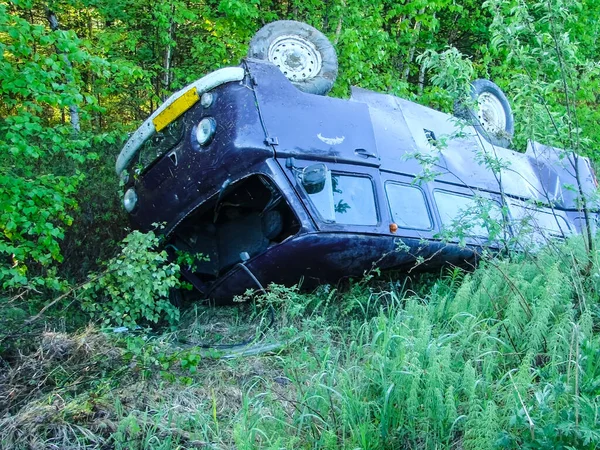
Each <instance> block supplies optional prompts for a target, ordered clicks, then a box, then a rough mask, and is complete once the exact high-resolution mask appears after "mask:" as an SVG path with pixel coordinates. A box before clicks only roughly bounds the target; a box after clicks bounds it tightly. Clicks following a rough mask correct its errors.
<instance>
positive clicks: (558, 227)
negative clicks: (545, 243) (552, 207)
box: [510, 204, 569, 236]
mask: <svg viewBox="0 0 600 450" xmlns="http://www.w3.org/2000/svg"><path fill="white" fill-rule="evenodd" d="M510 212H511V214H512V216H513V219H515V220H516V221H517V224H516V227H517V231H520V230H522V229H523V227H531V228H533V229H534V230H544V231H549V232H550V233H552V234H556V235H560V236H562V235H563V234H568V233H569V225H568V224H567V221H566V220H565V219H564V218H563V217H562V216H560V215H558V214H557V215H554V214H552V213H550V212H546V211H540V210H539V209H533V208H525V207H523V206H520V205H515V204H511V205H510Z"/></svg>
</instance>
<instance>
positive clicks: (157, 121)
mask: <svg viewBox="0 0 600 450" xmlns="http://www.w3.org/2000/svg"><path fill="white" fill-rule="evenodd" d="M199 99H200V96H199V95H198V91H197V90H196V88H195V87H194V88H192V89H190V90H189V91H187V92H186V93H185V94H183V95H182V96H181V97H179V98H178V99H177V100H175V101H174V102H173V103H171V104H170V105H169V106H168V107H167V108H166V109H165V110H164V111H163V112H161V113H160V114H159V115H158V116H156V117H155V118H154V119H152V123H153V124H154V128H156V131H157V132H158V131H160V130H162V129H163V128H165V127H166V126H167V125H169V124H170V123H171V122H173V121H174V120H175V119H177V118H178V117H179V116H180V115H182V114H183V113H184V112H186V111H187V110H188V109H190V108H191V107H192V105H194V103H196V102H197V101H198V100H199Z"/></svg>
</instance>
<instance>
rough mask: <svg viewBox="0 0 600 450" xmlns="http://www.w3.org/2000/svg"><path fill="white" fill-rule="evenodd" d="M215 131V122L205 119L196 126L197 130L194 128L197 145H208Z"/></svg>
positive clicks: (209, 118)
mask: <svg viewBox="0 0 600 450" xmlns="http://www.w3.org/2000/svg"><path fill="white" fill-rule="evenodd" d="M216 129H217V122H216V121H215V119H213V118H212V117H205V118H204V119H202V120H201V121H200V123H199V124H198V128H196V139H197V140H198V144H200V145H206V144H208V143H209V142H210V141H211V140H212V138H213V136H214V135H215V130H216Z"/></svg>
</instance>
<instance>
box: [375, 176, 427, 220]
mask: <svg viewBox="0 0 600 450" xmlns="http://www.w3.org/2000/svg"><path fill="white" fill-rule="evenodd" d="M385 191H386V193H387V197H388V201H389V203H390V209H391V211H392V220H393V221H394V222H395V223H396V224H397V225H398V226H399V227H402V228H418V229H421V230H428V229H430V228H431V218H430V217H429V210H428V209H427V203H426V202H425V195H424V194H423V191H422V190H421V189H419V188H418V187H415V186H409V185H406V184H398V183H386V185H385Z"/></svg>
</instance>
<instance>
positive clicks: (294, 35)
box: [248, 20, 338, 95]
mask: <svg viewBox="0 0 600 450" xmlns="http://www.w3.org/2000/svg"><path fill="white" fill-rule="evenodd" d="M248 56H249V57H250V58H256V59H262V60H264V61H269V62H270V63H273V64H275V65H276V66H277V67H279V70H281V72H282V73H283V74H284V75H285V76H286V78H287V79H288V80H290V81H291V82H292V84H294V86H296V87H297V88H298V89H300V90H301V91H303V92H308V93H310V94H318V95H325V94H327V92H329V91H330V90H331V88H332V87H333V83H334V82H335V79H336V78H337V72H338V62H337V55H336V53H335V49H334V48H333V45H331V42H329V39H327V37H326V36H325V35H324V34H323V33H321V32H320V31H319V30H317V29H316V28H314V27H311V26H310V25H307V24H305V23H302V22H296V21H294V20H279V21H276V22H271V23H269V24H267V25H265V26H264V27H262V28H261V29H260V30H258V32H257V33H256V34H255V35H254V37H253V38H252V40H251V41H250V47H249V49H248Z"/></svg>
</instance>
